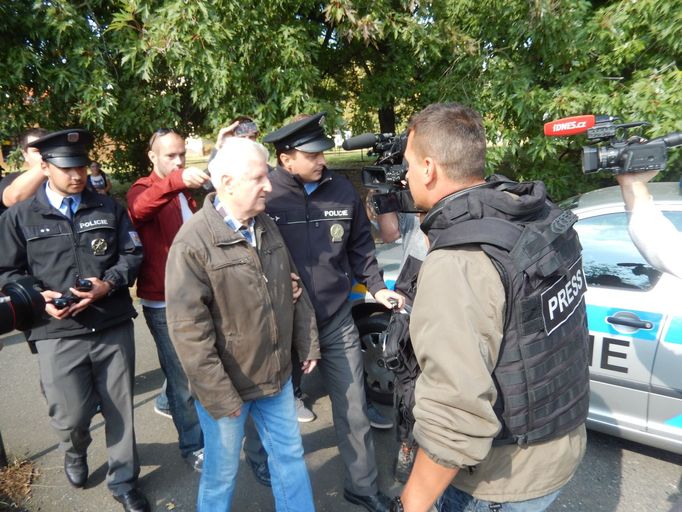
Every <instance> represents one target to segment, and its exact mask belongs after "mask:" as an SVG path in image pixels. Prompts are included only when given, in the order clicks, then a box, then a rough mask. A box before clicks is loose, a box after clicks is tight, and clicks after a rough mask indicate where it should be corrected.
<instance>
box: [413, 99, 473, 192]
mask: <svg viewBox="0 0 682 512" xmlns="http://www.w3.org/2000/svg"><path fill="white" fill-rule="evenodd" d="M407 132H408V134H410V135H411V136H412V138H411V141H412V144H413V146H414V148H415V151H417V153H418V154H420V156H422V157H426V156H429V157H431V158H433V159H434V160H435V161H436V163H438V165H439V166H440V167H442V168H443V169H444V171H445V174H446V175H447V176H448V177H449V178H450V179H453V180H457V181H462V180H464V181H468V180H473V179H482V178H484V177H485V151H486V141H485V129H484V128H483V119H482V118H481V116H480V114H479V113H478V112H476V111H475V110H473V109H472V108H470V107H467V106H464V105H461V104H459V103H434V104H432V105H429V106H428V107H426V108H425V109H424V110H422V111H421V112H419V113H417V114H415V115H414V116H413V117H412V118H411V119H410V122H409V124H408V126H407Z"/></svg>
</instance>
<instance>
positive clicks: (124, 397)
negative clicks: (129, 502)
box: [36, 320, 140, 495]
mask: <svg viewBox="0 0 682 512" xmlns="http://www.w3.org/2000/svg"><path fill="white" fill-rule="evenodd" d="M36 348H37V349H38V360H39V363H40V379H41V382H42V385H43V389H44V391H45V398H46V400H47V405H48V412H49V415H50V419H51V421H50V423H51V425H52V428H53V429H54V431H55V433H56V434H57V437H58V438H59V447H60V449H61V450H63V451H64V452H65V453H66V454H67V455H68V456H70V457H82V456H84V455H86V453H87V449H88V446H89V445H90V442H91V441H92V438H91V437H90V422H91V421H92V417H93V416H94V415H95V413H96V411H97V406H98V405H99V406H100V407H101V412H102V416H103V417H104V428H105V438H106V445H107V457H108V462H109V471H108V472H107V485H108V487H109V489H110V490H111V492H112V494H115V495H117V494H123V493H126V492H128V491H129V490H131V489H132V488H133V487H134V486H135V482H136V480H137V477H138V475H139V472H140V465H139V461H138V456H137V448H136V445H135V430H134V427H133V380H134V376H135V341H134V334H133V322H132V320H127V321H125V322H123V323H121V324H118V325H115V326H113V327H109V328H108V329H105V330H103V331H98V332H93V333H87V334H79V335H76V336H72V337H68V338H54V339H45V340H39V341H37V342H36Z"/></svg>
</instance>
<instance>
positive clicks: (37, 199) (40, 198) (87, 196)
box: [32, 186, 104, 216]
mask: <svg viewBox="0 0 682 512" xmlns="http://www.w3.org/2000/svg"><path fill="white" fill-rule="evenodd" d="M102 205H104V203H103V202H102V198H101V196H100V195H99V194H98V193H97V192H92V191H91V190H90V189H89V188H87V187H85V188H84V189H83V191H82V192H81V202H80V206H79V207H78V211H81V210H85V209H91V208H99V207H100V206H102ZM32 206H33V208H35V209H36V210H37V211H39V212H42V213H52V214H58V215H59V216H61V213H59V210H57V209H56V208H54V207H52V205H51V204H50V201H49V200H48V199H47V193H46V192H45V187H44V186H43V187H38V190H37V191H36V193H35V195H34V196H33V203H32Z"/></svg>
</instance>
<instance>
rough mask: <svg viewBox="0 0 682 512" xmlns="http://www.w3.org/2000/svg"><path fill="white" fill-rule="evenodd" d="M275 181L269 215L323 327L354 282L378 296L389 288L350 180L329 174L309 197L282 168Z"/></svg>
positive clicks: (272, 181)
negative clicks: (381, 291)
mask: <svg viewBox="0 0 682 512" xmlns="http://www.w3.org/2000/svg"><path fill="white" fill-rule="evenodd" d="M270 181H271V183H272V193H271V194H270V195H269V196H268V199H267V204H266V212H267V213H268V214H269V215H270V217H272V219H273V220H274V221H275V223H276V224H277V227H279V230H280V232H281V233H282V237H283V238H284V241H285V242H286V244H287V247H288V248H289V251H291V256H292V257H293V259H294V261H295V262H296V266H297V267H298V270H299V272H300V276H301V279H302V280H303V284H304V285H305V288H306V290H307V291H308V294H309V295H310V299H311V301H312V303H313V306H314V308H315V313H316V316H317V321H318V323H321V324H322V323H324V322H325V321H326V320H328V319H329V318H330V317H331V316H332V315H334V313H336V312H337V311H338V310H339V309H340V308H341V306H342V305H343V304H344V302H345V301H346V300H348V294H349V292H350V289H351V285H352V280H353V277H355V278H356V279H357V280H358V281H360V282H362V283H364V284H365V285H366V286H367V288H368V289H369V291H370V293H372V294H375V293H376V292H377V291H379V290H382V289H384V288H386V284H385V283H384V280H383V275H382V272H381V270H380V269H379V265H378V263H377V260H376V257H375V246H374V240H373V238H372V233H371V227H370V223H369V220H368V219H367V214H366V213H365V210H364V207H363V205H362V202H361V200H360V197H359V195H358V193H357V192H356V191H355V189H354V188H353V185H352V184H351V183H350V181H348V180H347V179H346V178H344V177H343V176H341V175H339V174H336V173H334V172H332V171H329V170H328V169H325V171H324V173H323V175H322V179H321V180H320V183H319V186H318V188H317V189H316V190H315V191H314V192H313V193H312V194H310V195H308V194H307V193H306V191H305V189H304V188H303V183H302V182H301V181H300V180H299V179H298V178H297V177H296V176H294V175H292V174H291V173H289V172H287V171H286V170H285V169H283V168H282V167H280V166H277V168H275V170H274V171H272V172H271V173H270Z"/></svg>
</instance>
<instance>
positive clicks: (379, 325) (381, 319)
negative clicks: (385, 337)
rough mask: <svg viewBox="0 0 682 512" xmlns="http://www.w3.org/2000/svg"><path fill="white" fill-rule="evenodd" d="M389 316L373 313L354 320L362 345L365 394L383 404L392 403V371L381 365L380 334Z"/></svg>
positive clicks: (384, 328)
mask: <svg viewBox="0 0 682 512" xmlns="http://www.w3.org/2000/svg"><path fill="white" fill-rule="evenodd" d="M390 318H391V314H390V313H374V314H372V315H369V316H366V317H361V318H358V319H357V320H356V321H355V325H356V326H357V328H358V331H359V333H360V343H361V345H362V355H363V358H364V365H365V385H366V387H367V394H368V395H369V397H370V398H371V399H372V400H373V401H375V402H378V403H380V404H384V405H392V404H393V372H391V371H390V370H388V369H386V367H385V366H384V365H383V355H384V353H383V346H382V341H381V336H380V334H381V333H382V332H383V331H385V330H386V327H387V326H388V320H389V319H390Z"/></svg>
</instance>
